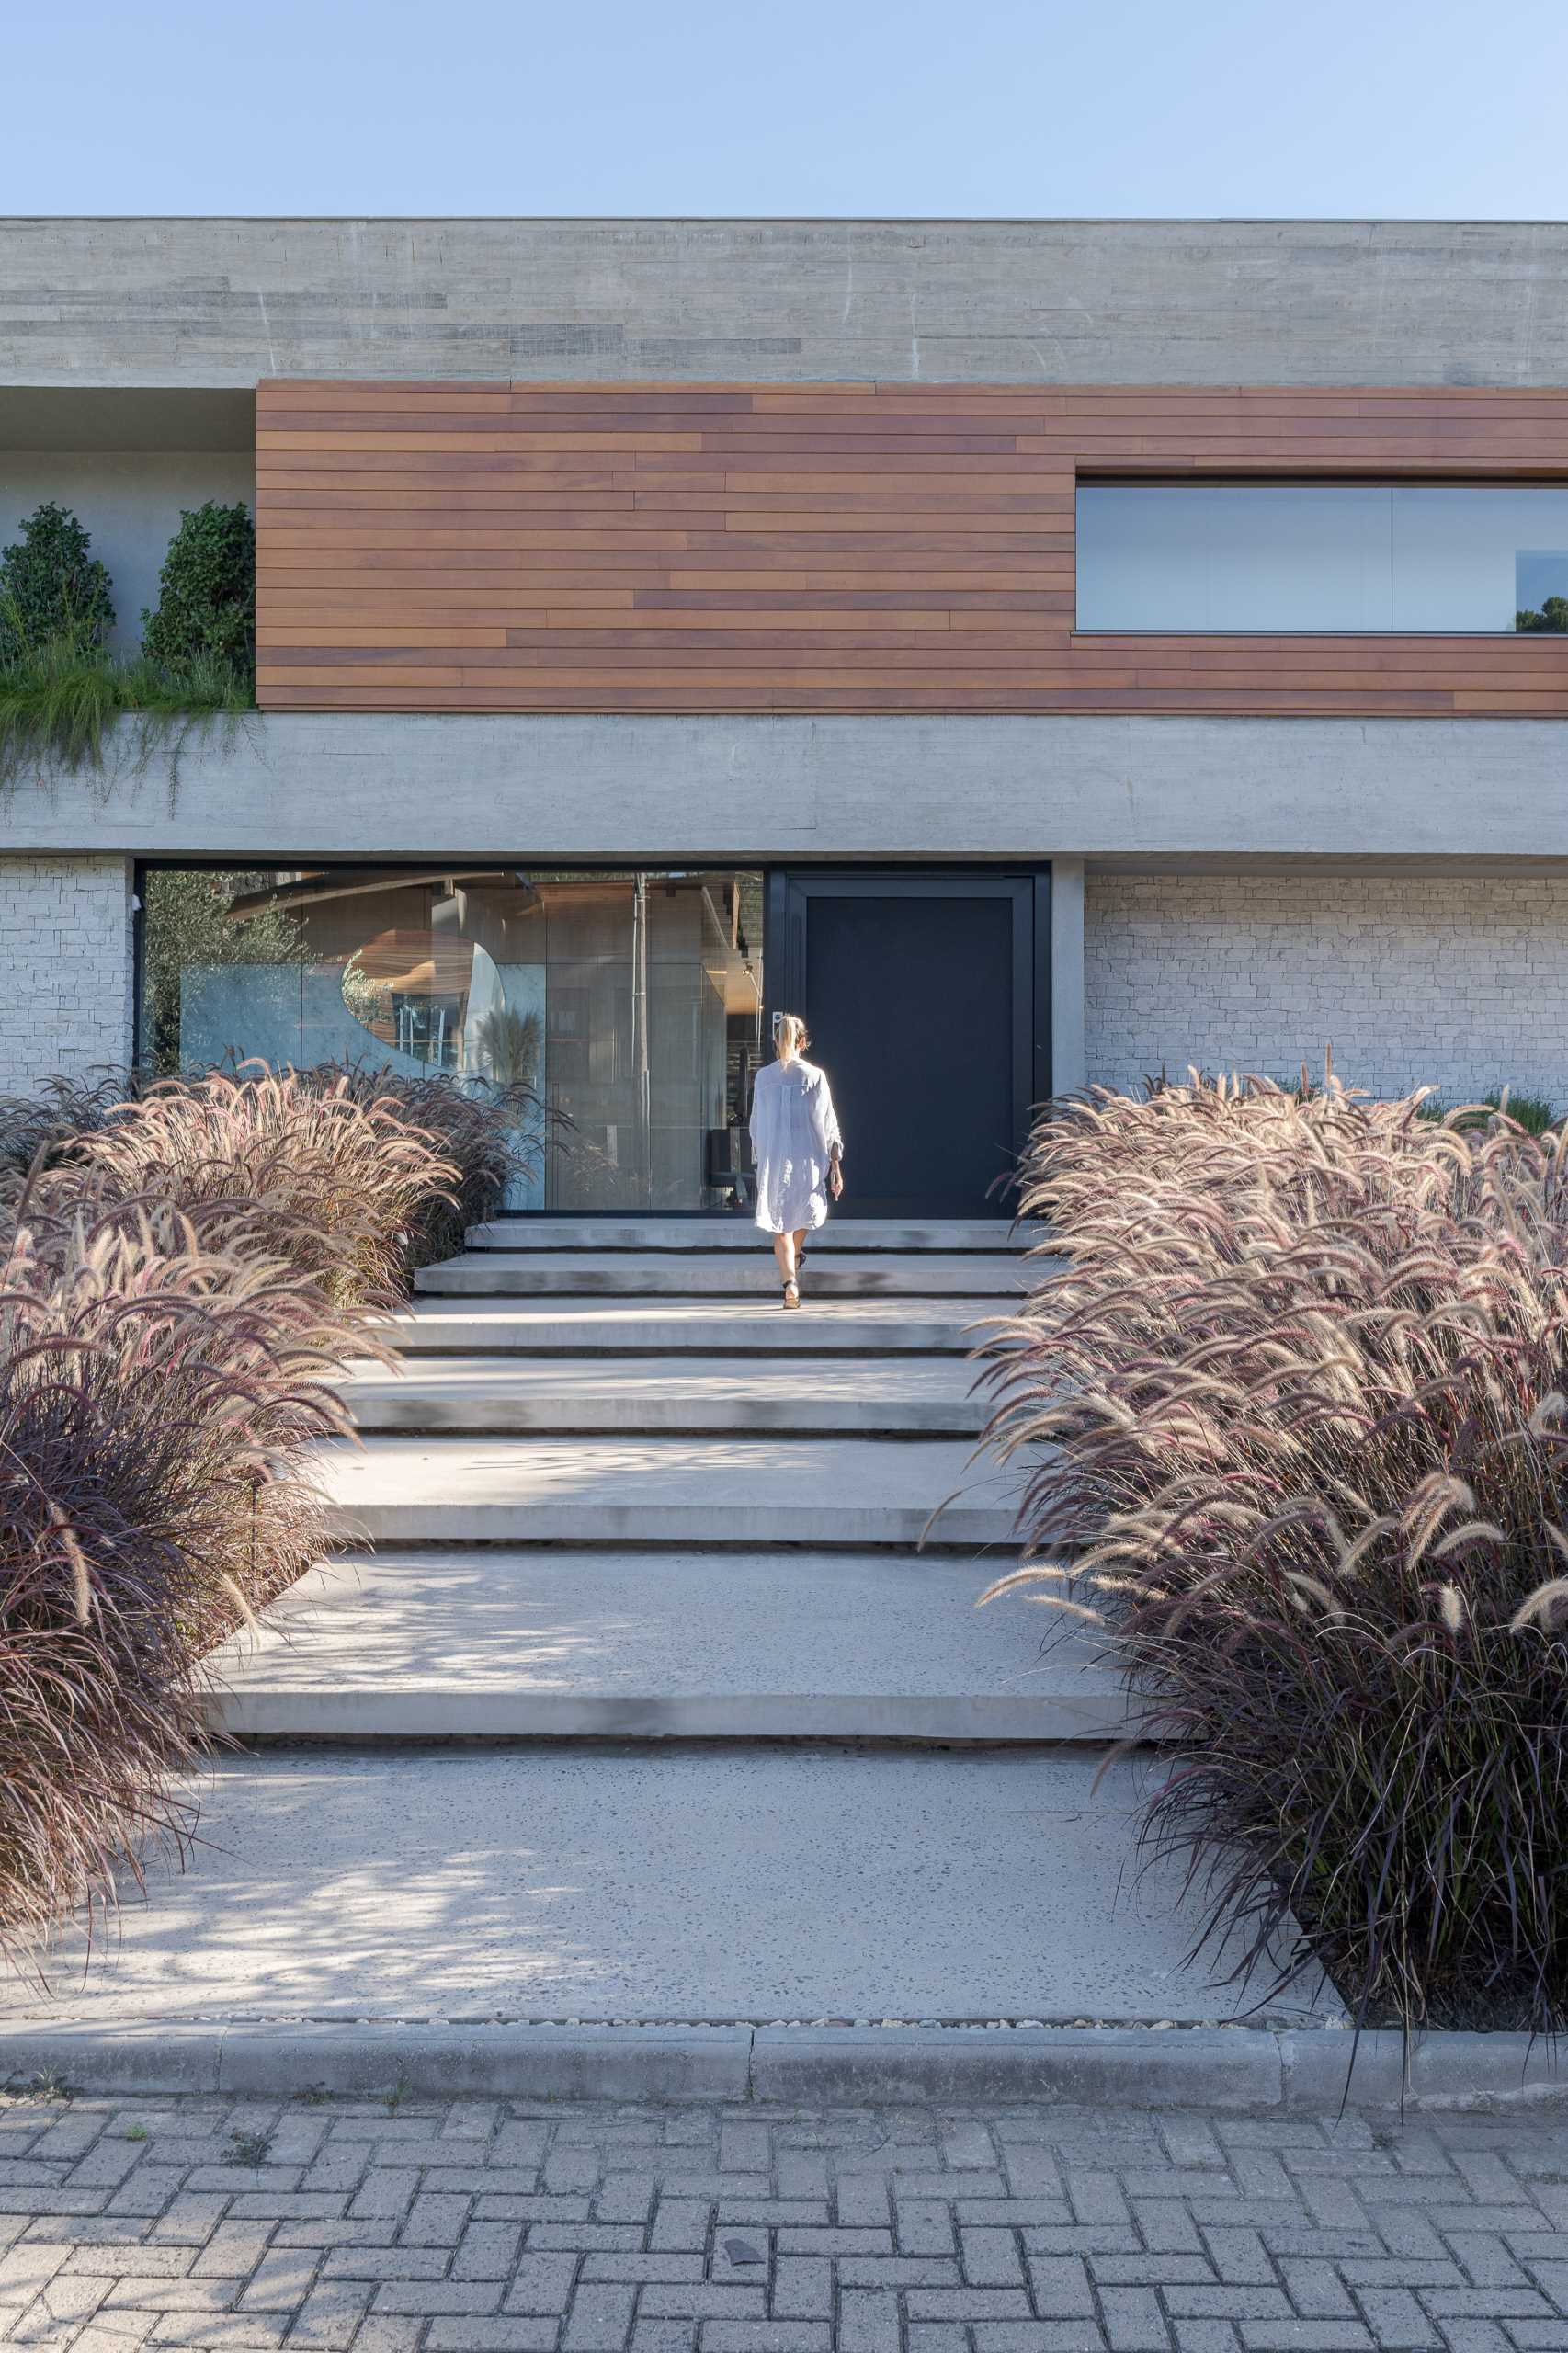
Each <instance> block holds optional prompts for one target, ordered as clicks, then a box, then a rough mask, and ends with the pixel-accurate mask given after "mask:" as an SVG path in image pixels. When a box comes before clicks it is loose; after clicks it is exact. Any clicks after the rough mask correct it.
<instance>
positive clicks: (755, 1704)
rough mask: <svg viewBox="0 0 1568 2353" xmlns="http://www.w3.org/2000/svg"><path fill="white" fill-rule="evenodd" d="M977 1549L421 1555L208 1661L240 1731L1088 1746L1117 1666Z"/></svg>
mask: <svg viewBox="0 0 1568 2353" xmlns="http://www.w3.org/2000/svg"><path fill="white" fill-rule="evenodd" d="M990 1574H991V1571H990V1569H989V1567H988V1565H987V1564H986V1563H984V1562H981V1561H976V1560H974V1559H972V1558H960V1559H954V1558H952V1557H950V1556H948V1555H942V1556H938V1557H937V1558H931V1557H929V1556H922V1555H911V1554H906V1553H896V1552H850V1553H844V1552H828V1553H822V1552H766V1551H758V1552H689V1551H670V1552H656V1553H642V1552H630V1553H629V1552H603V1551H593V1552H564V1553H562V1552H554V1553H551V1552H538V1551H524V1552H507V1551H502V1550H499V1549H496V1548H493V1547H489V1546H476V1547H472V1548H468V1549H458V1550H454V1551H442V1550H435V1549H430V1548H421V1549H416V1550H411V1551H399V1552H378V1553H376V1554H374V1555H361V1556H358V1557H348V1558H343V1559H339V1560H335V1561H331V1562H326V1563H323V1564H322V1565H321V1566H320V1567H319V1568H317V1569H315V1570H313V1571H312V1572H311V1574H309V1575H308V1576H305V1577H303V1578H301V1581H300V1583H299V1584H298V1585H296V1586H292V1587H291V1588H290V1591H289V1592H288V1593H287V1594H285V1595H284V1596H283V1597H281V1599H280V1600H279V1601H278V1602H276V1603H274V1605H273V1606H272V1608H270V1609H269V1610H268V1611H267V1618H266V1621H265V1623H264V1625H263V1627H262V1628H261V1630H260V1631H259V1632H251V1631H245V1632H242V1633H240V1634H238V1635H236V1636H235V1638H234V1639H233V1641H232V1642H230V1643H226V1644H225V1645H224V1646H223V1648H222V1650H221V1651H219V1652H217V1653H215V1654H214V1655H213V1656H212V1658H211V1659H210V1661H209V1665H210V1670H211V1673H212V1675H213V1677H214V1679H215V1688H213V1690H212V1691H211V1693H210V1697H209V1700H208V1710H209V1716H210V1722H212V1724H213V1726H214V1728H215V1729H217V1730H220V1731H222V1732H225V1733H231V1734H233V1735H234V1736H235V1737H237V1738H242V1739H268V1740H285V1739H307V1740H334V1741H342V1742H352V1741H358V1740H371V1739H374V1740H398V1739H403V1740H415V1739H465V1738H466V1739H513V1740H517V1739H541V1738H551V1737H554V1738H570V1739H582V1738H585V1737H598V1738H615V1739H629V1738H630V1739H639V1740H642V1739H665V1740H686V1739H719V1740H785V1739H791V1740H802V1739H804V1740H813V1739H868V1740H873V1739H874V1740H901V1741H1015V1740H1027V1741H1062V1740H1066V1741H1099V1742H1102V1743H1103V1742H1105V1741H1108V1740H1114V1739H1118V1738H1120V1737H1121V1736H1123V1734H1124V1733H1125V1732H1126V1730H1127V1725H1128V1719H1127V1712H1126V1706H1125V1702H1124V1700H1123V1698H1122V1695H1121V1691H1120V1688H1119V1684H1118V1681H1117V1677H1116V1676H1115V1674H1114V1673H1113V1672H1112V1671H1111V1669H1110V1668H1109V1667H1108V1665H1106V1664H1105V1663H1104V1662H1103V1661H1097V1660H1096V1658H1095V1655H1094V1652H1093V1648H1092V1645H1091V1644H1090V1643H1087V1642H1085V1640H1084V1639H1083V1637H1082V1636H1081V1635H1079V1634H1078V1633H1077V1632H1076V1630H1074V1629H1073V1628H1072V1627H1071V1626H1070V1625H1069V1624H1068V1623H1067V1621H1064V1620H1058V1621H1057V1625H1056V1631H1057V1633H1058V1635H1060V1636H1061V1638H1062V1639H1061V1640H1059V1641H1053V1642H1052V1643H1051V1648H1050V1649H1049V1651H1045V1652H1042V1648H1041V1638H1042V1634H1043V1633H1044V1631H1045V1630H1046V1629H1045V1620H1044V1617H1043V1614H1042V1613H1041V1612H1040V1610H1038V1609H1030V1608H1026V1607H1025V1606H1024V1605H1023V1604H1022V1603H1021V1602H1017V1601H1015V1600H1012V1599H1010V1598H1009V1599H1005V1600H1002V1601H998V1602H995V1603H993V1604H992V1605H991V1606H990V1607H989V1608H985V1609H980V1608H977V1607H976V1601H977V1597H978V1596H979V1595H980V1594H981V1593H982V1592H983V1590H984V1588H985V1586H986V1584H987V1582H988V1581H989V1577H990Z"/></svg>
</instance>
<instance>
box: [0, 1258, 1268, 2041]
mask: <svg viewBox="0 0 1568 2353" xmlns="http://www.w3.org/2000/svg"><path fill="white" fill-rule="evenodd" d="M608 1231H609V1237H610V1238H609V1239H608V1241H607V1243H606V1245H605V1246H603V1247H602V1248H601V1249H599V1250H598V1251H597V1253H596V1254H589V1253H588V1252H586V1251H585V1248H584V1246H583V1245H584V1242H585V1233H584V1232H583V1231H582V1230H581V1229H579V1228H578V1227H576V1226H573V1225H566V1226H564V1227H560V1228H558V1227H555V1226H553V1225H552V1224H551V1222H548V1221H536V1222H528V1221H520V1220H519V1221H512V1222H504V1221H497V1222H495V1223H494V1224H493V1225H491V1226H489V1227H486V1228H484V1229H482V1230H481V1231H480V1232H479V1233H476V1235H475V1236H474V1242H475V1245H476V1246H475V1247H474V1248H472V1250H471V1251H469V1252H468V1253H467V1254H465V1255H464V1256H462V1257H460V1258H459V1259H457V1260H455V1261H453V1262H452V1263H451V1264H449V1265H448V1266H445V1267H434V1268H430V1269H428V1270H426V1273H425V1274H424V1275H422V1276H421V1278H420V1281H419V1288H418V1297H417V1299H416V1301H415V1304H414V1307H413V1309H412V1311H411V1312H410V1313H408V1314H407V1315H406V1316H404V1317H403V1318H400V1319H399V1320H398V1323H397V1324H396V1326H395V1329H396V1332H397V1335H398V1336H399V1339H400V1342H401V1344H402V1346H403V1370H402V1372H401V1373H399V1374H395V1375H389V1374H387V1373H384V1372H378V1371H376V1370H373V1369H369V1368H367V1369H364V1370H361V1371H360V1372H358V1373H357V1374H356V1375H355V1376H354V1378H353V1379H352V1380H351V1381H349V1383H348V1396H349V1399H350V1402H351V1404H352V1406H353V1408H354V1411H355V1413H356V1415H358V1420H359V1422H360V1425H361V1427H362V1428H363V1429H364V1431H365V1433H366V1437H365V1443H364V1445H363V1447H362V1449H358V1450H356V1449H352V1448H349V1447H347V1446H337V1447H334V1448H331V1449H324V1450H323V1454H322V1457H321V1460H320V1476H321V1478H322V1480H323V1482H324V1483H325V1485H326V1486H327V1487H328V1489H329V1491H330V1493H331V1495H332V1496H333V1498H334V1501H335V1505H336V1506H337V1509H338V1513H339V1516H340V1522H341V1525H342V1527H343V1529H344V1533H345V1550H344V1552H343V1553H342V1554H341V1555H340V1556H339V1557H338V1558H337V1559H335V1560H334V1561H332V1562H329V1563H323V1564H322V1566H321V1568H320V1569H319V1570H318V1571H316V1572H315V1573H313V1574H312V1575H311V1576H309V1577H308V1578H306V1579H305V1580H304V1581H303V1582H302V1583H301V1585H300V1586H297V1587H296V1588H295V1589H294V1590H293V1592H292V1593H290V1595H288V1596H286V1597H284V1599H283V1600H282V1601H281V1602H280V1603H279V1604H278V1606H277V1607H276V1608H274V1609H273V1610H272V1611H271V1612H270V1613H269V1616H268V1620H267V1624H266V1626H265V1628H264V1629H263V1630H262V1631H261V1633H260V1634H259V1636H257V1635H255V1634H251V1633H248V1632H247V1633H245V1634H244V1635H242V1636H241V1637H239V1638H237V1639H236V1640H235V1641H234V1642H233V1643H231V1644H229V1645H228V1646H227V1647H226V1649H225V1650H224V1651H223V1652H222V1653H221V1654H218V1655H217V1656H216V1657H215V1658H214V1660H213V1662H212V1689H211V1696H210V1715H211V1720H212V1722H213V1725H214V1727H215V1729H216V1730H218V1731H219V1732H221V1733H223V1734H225V1735H227V1736H229V1737H232V1738H235V1739H239V1740H244V1741H247V1742H251V1743H254V1744H257V1745H256V1746H255V1748H254V1753H252V1754H251V1755H249V1756H244V1757H241V1758H238V1759H234V1760H232V1761H228V1762H225V1763H223V1764H222V1766H221V1767H220V1768H219V1770H218V1771H217V1773H216V1775H215V1777H214V1778H213V1779H211V1780H210V1781H209V1782H207V1783H205V1784H199V1785H195V1786H194V1787H193V1795H197V1796H199V1799H200V1802H201V1816H200V1823H199V1840H198V1845H197V1847H196V1850H195V1853H194V1856H193V1858H192V1860H191V1862H190V1866H189V1868H188V1870H187V1871H186V1873H185V1874H184V1876H177V1875H175V1874H173V1873H171V1872H170V1871H169V1870H166V1869H165V1868H162V1867H159V1868H155V1869H154V1870H153V1872H152V1873H151V1875H150V1878H149V1884H148V1894H147V1899H146V1901H145V1902H144V1903H143V1902H141V1901H138V1900H129V1901H128V1904H127V1909H126V1912H125V1915H124V1918H123V1922H122V1924H121V1926H120V1928H119V1931H118V1932H117V1934H116V1936H115V1937H114V1938H110V1939H109V1940H108V1941H107V1942H106V1943H103V1944H101V1945H100V1946H99V1947H98V1948H97V1949H96V1950H95V1952H94V1953H93V1955H92V1957H91V1959H90V1961H89V1960H86V1959H85V1952H84V1949H83V1948H82V1947H81V1946H80V1945H79V1944H78V1943H76V1942H74V1940H73V1938H71V1937H70V1936H64V1937H62V1938H61V1940H60V1942H59V1944H58V1947H57V1949H56V1953H55V1957H54V1965H53V1968H52V1971H51V1986H50V1992H49V1994H48V1995H40V1993H39V1991H38V1989H37V1988H36V1987H28V1986H25V1985H22V1984H15V1983H14V1984H12V1985H11V1986H10V1987H9V1988H8V1989H7V1991H6V1996H5V2023H6V2025H7V2026H10V2027H13V2028H14V2027H16V2026H17V2025H19V2024H20V2023H21V2022H22V2021H24V2020H28V2019H31V2020H36V2021H40V2022H49V2021H53V2022H59V2021H62V2020H66V2021H68V2020H75V2021H78V2022H82V2023H83V2024H84V2025H85V2026H89V2027H90V2026H94V2025H97V2026H104V2027H106V2028H108V2027H115V2028H119V2029H135V2028H136V2027H137V2026H138V2024H146V2023H147V2022H151V2021H157V2022H160V2023H162V2022H169V2023H172V2022H174V2021H176V2020H178V2021H185V2022H187V2023H188V2022H191V2021H195V2020H206V2021H219V2022H222V2021H226V2020H240V2019H251V2020H262V2021H267V2020H275V2021H283V2020H287V2019H295V2020H298V2019H302V2018H303V2019H311V2018H316V2019H356V2018H358V2019H368V2020H380V2021H394V2020H417V2019H430V2020H454V2021H460V2020H464V2019H472V2018H479V2019H492V2020H494V2019H496V2018H506V2019H515V2020H522V2021H527V2020H530V2019H539V2020H552V2019H560V2020H566V2019H581V2020H585V2021H587V2020H609V2021H614V2020H631V2021H659V2020H666V2021H667V2020H687V2021H705V2020H710V2021H759V2022H761V2023H763V2024H767V2022H769V2021H773V2020H777V2019H780V2018H782V2019H786V2020H788V2019H805V2020H812V2019H816V2018H847V2019H850V2020H854V2019H866V2018H869V2019H872V2020H881V2019H885V2018H899V2019H905V2020H913V2021H922V2020H931V2019H935V2020H938V2021H961V2020H976V2019H978V2020H981V2021H984V2020H986V2019H989V2018H996V2017H1001V2018H1014V2019H1022V2020H1038V2021H1043V2022H1045V2024H1046V2025H1047V2026H1050V2025H1051V2023H1052V2022H1063V2023H1067V2024H1071V2023H1073V2022H1074V2021H1077V2020H1080V2019H1083V2018H1092V2019H1099V2020H1108V2021H1131V2022H1157V2021H1163V2020H1181V2021H1186V2022H1188V2023H1189V2024H1198V2023H1199V2022H1204V2021H1221V2020H1225V2019H1229V2018H1232V2017H1233V2016H1234V2015H1235V2013H1236V2010H1237V2007H1238V2004H1239V2000H1240V1997H1239V1996H1238V1995H1237V1994H1236V1993H1235V1992H1234V1991H1233V1989H1230V1988H1217V1987H1216V1986H1214V1985H1213V1984H1210V1978H1209V1975H1208V1973H1207V1972H1205V1971H1204V1970H1203V1969H1201V1968H1198V1967H1194V1966H1192V1965H1191V1964H1190V1963H1189V1962H1188V1961H1187V1951H1188V1949H1189V1947H1190V1945H1191V1943H1192V1941H1193V1938H1194V1936H1195V1934H1196V1915H1195V1912H1194V1909H1193V1907H1192V1906H1191V1905H1189V1904H1184V1902H1183V1900H1182V1895H1181V1890H1180V1885H1179V1881H1178V1877H1177V1875H1176V1873H1175V1872H1174V1871H1172V1870H1155V1871H1153V1872H1151V1873H1150V1874H1149V1875H1148V1876H1147V1877H1144V1878H1142V1879H1141V1878H1140V1877H1139V1874H1138V1869H1137V1859H1136V1855H1135V1849H1134V1841H1133V1830H1132V1819H1133V1807H1134V1803H1135V1799H1136V1794H1137V1787H1138V1780H1139V1777H1140V1775H1141V1774H1144V1773H1147V1772H1150V1771H1153V1770H1156V1769H1157V1766H1156V1765H1155V1764H1154V1763H1153V1761H1151V1760H1145V1761H1144V1762H1142V1763H1141V1764H1134V1763H1122V1764H1120V1765H1118V1766H1117V1767H1116V1768H1113V1769H1112V1770H1111V1771H1110V1772H1109V1773H1108V1774H1106V1775H1104V1776H1103V1778H1102V1776H1101V1766H1102V1763H1103V1760H1104V1754H1105V1748H1106V1745H1107V1744H1108V1742H1109V1741H1111V1740H1113V1739H1117V1738H1119V1737H1120V1736H1121V1735H1122V1734H1123V1733H1125V1730H1126V1714H1125V1707H1124V1701H1123V1699H1122V1695H1121V1693H1120V1690H1119V1686H1118V1684H1117V1682H1116V1679H1115V1677H1113V1676H1111V1675H1110V1674H1108V1672H1107V1670H1106V1667H1105V1666H1104V1665H1103V1664H1101V1663H1097V1662H1096V1660H1095V1659H1094V1658H1093V1657H1092V1656H1091V1655H1089V1654H1087V1653H1086V1651H1085V1646H1084V1644H1083V1643H1082V1641H1081V1640H1080V1641H1078V1642H1076V1643H1074V1641H1072V1640H1067V1641H1063V1642H1060V1643H1057V1644H1056V1645H1055V1646H1054V1647H1051V1648H1050V1649H1046V1648H1045V1647H1044V1646H1043V1641H1042V1638H1043V1636H1044V1634H1045V1632H1046V1631H1047V1628H1048V1626H1050V1625H1051V1623H1052V1622H1053V1621H1051V1620H1050V1619H1049V1618H1048V1616H1047V1614H1046V1613H1044V1612H1042V1611H1040V1609H1038V1608H1031V1607H1029V1606H1028V1605H1027V1604H1025V1603H1022V1602H1011V1603H1007V1604H1001V1605H997V1606H995V1607H994V1608H990V1609H988V1610H985V1611H977V1609H976V1608H975V1603H976V1600H977V1597H978V1596H979V1594H980V1593H981V1591H982V1590H983V1587H984V1586H985V1584H986V1583H987V1582H988V1581H989V1579H990V1578H991V1577H992V1575H994V1574H995V1572H996V1570H997V1568H998V1567H1000V1566H1004V1565H1006V1562H1007V1560H1008V1558H1009V1553H1008V1540H1009V1536H1010V1531H1011V1527H1012V1519H1013V1510H1014V1483H1013V1474H1011V1473H1009V1474H1008V1475H1006V1476H1004V1475H1003V1474H1002V1473H1001V1472H999V1471H998V1469H997V1467H996V1465H995V1463H994V1461H991V1460H989V1459H985V1458H982V1459H980V1460H978V1461H977V1460H976V1459H974V1454H973V1448H974V1438H975V1431H976V1427H977V1424H978V1420H979V1417H980V1408H979V1406H978V1404H977V1401H976V1400H975V1398H974V1397H973V1395H972V1393H971V1380H972V1371H973V1368H972V1366H971V1364H970V1363H969V1362H968V1361H967V1360H966V1357H965V1354H964V1351H965V1350H966V1349H967V1348H968V1347H970V1346H971V1344H972V1337H973V1329H974V1327H975V1325H976V1324H980V1323H983V1321H984V1320H985V1319H987V1318H990V1317H994V1316H995V1315H996V1314H998V1313H1005V1312H1006V1310H1007V1308H1008V1307H1009V1306H1010V1304H1011V1303H1012V1302H1013V1301H1014V1300H1016V1299H1017V1298H1018V1297H1020V1296H1021V1295H1022V1292H1023V1289H1024V1286H1025V1283H1026V1279H1027V1274H1026V1269H1025V1266H1024V1262H1023V1260H1022V1258H1021V1256H1020V1255H1019V1254H1018V1253H1017V1250H1015V1249H1011V1248H1009V1247H1007V1246H1005V1245H1006V1242H1007V1236H1006V1229H1005V1228H1002V1227H1000V1226H980V1225H968V1226H960V1227H951V1228H936V1229H930V1230H926V1231H920V1230H912V1229H909V1228H906V1227H899V1228H885V1229H884V1228H878V1227H876V1226H874V1225H864V1226H859V1227H856V1226H854V1225H852V1224H851V1223H850V1222H848V1221H845V1222H843V1223H842V1224H840V1225H836V1226H834V1227H831V1228H830V1229H829V1230H828V1232H827V1233H826V1234H824V1236H822V1237H819V1239H818V1242H817V1244H816V1245H815V1246H814V1247H813V1250H812V1254H811V1256H810V1258H809V1260H808V1267H807V1277H806V1285H805V1290H806V1298H807V1302H808V1304H807V1305H806V1306H805V1307H804V1308H803V1309H802V1310H801V1313H798V1314H796V1313H790V1314H787V1313H782V1312H781V1311H780V1309H779V1308H778V1306H777V1305H776V1304H775V1303H774V1298H773V1279H772V1272H771V1265H770V1261H769V1260H768V1259H767V1257H766V1256H764V1255H763V1253H762V1252H761V1251H760V1249H759V1247H758V1245H757V1244H756V1241H755V1239H754V1238H753V1237H752V1236H751V1234H750V1231H749V1229H748V1228H746V1227H744V1223H737V1222H735V1221H733V1220H730V1219H713V1220H697V1219H692V1220H686V1221H682V1222H679V1223H678V1224H674V1223H671V1222H653V1224H652V1225H650V1226H648V1227H642V1226H639V1225H638V1224H637V1223H636V1222H632V1221H612V1222H610V1224H609V1229H608ZM743 1244H744V1246H742V1245H743ZM759 1278H761V1279H762V1282H761V1288H760V1290H759V1289H758V1279H759ZM590 1281H591V1283H592V1286H593V1288H592V1289H591V1290H590V1289H589V1288H587V1286H588V1285H589V1283H590ZM748 1294H753V1295H748ZM453 1741H459V1742H461V1741H468V1742H474V1743H481V1744H483V1743H490V1744H495V1743H501V1744H506V1745H500V1746H496V1745H489V1746H485V1745H477V1746H471V1747H467V1748H453V1747H451V1746H450V1745H449V1744H450V1743H452V1742H453ZM289 1744H294V1745H292V1746H290V1745H289ZM301 1744H304V1745H301ZM367 1744H370V1745H367ZM868 1744H869V1745H868ZM78 1970H79V1972H80V1973H77V1972H78ZM1220 2040H1221V2041H1224V2042H1228V2041H1230V2040H1232V2038H1230V2037H1228V2036H1222V2037H1221V2038H1220ZM1194 2047H1196V2046H1194Z"/></svg>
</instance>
